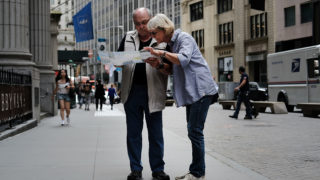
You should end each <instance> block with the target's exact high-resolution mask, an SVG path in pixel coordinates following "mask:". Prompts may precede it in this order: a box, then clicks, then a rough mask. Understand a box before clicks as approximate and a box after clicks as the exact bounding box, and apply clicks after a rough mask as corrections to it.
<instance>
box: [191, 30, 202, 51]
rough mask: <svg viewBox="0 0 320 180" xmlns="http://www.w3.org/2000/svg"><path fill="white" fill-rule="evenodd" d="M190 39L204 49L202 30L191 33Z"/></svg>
mask: <svg viewBox="0 0 320 180" xmlns="http://www.w3.org/2000/svg"><path fill="white" fill-rule="evenodd" d="M191 34H192V37H193V38H194V40H195V41H196V43H197V45H198V47H199V48H200V49H201V48H204V30H203V29H200V30H197V31H192V33H191Z"/></svg>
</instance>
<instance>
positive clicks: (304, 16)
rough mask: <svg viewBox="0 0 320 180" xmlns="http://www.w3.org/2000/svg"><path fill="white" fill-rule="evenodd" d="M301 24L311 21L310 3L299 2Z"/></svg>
mask: <svg viewBox="0 0 320 180" xmlns="http://www.w3.org/2000/svg"><path fill="white" fill-rule="evenodd" d="M300 10H301V24H302V23H307V22H311V21H312V14H313V13H312V6H311V3H306V4H301V6H300Z"/></svg>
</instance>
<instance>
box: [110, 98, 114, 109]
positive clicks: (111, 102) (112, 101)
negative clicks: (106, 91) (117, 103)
mask: <svg viewBox="0 0 320 180" xmlns="http://www.w3.org/2000/svg"><path fill="white" fill-rule="evenodd" d="M109 100H110V105H111V107H113V104H114V96H109Z"/></svg>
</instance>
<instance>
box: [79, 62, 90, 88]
mask: <svg viewBox="0 0 320 180" xmlns="http://www.w3.org/2000/svg"><path fill="white" fill-rule="evenodd" d="M88 60H89V57H82V61H83V62H82V63H81V64H80V83H81V82H82V81H81V76H82V75H81V71H82V64H83V63H85V62H88ZM86 66H88V63H87V64H86ZM87 75H88V71H87Z"/></svg>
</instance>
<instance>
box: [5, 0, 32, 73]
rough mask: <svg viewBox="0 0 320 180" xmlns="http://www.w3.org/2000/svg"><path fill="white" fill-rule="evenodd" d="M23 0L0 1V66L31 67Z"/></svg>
mask: <svg viewBox="0 0 320 180" xmlns="http://www.w3.org/2000/svg"><path fill="white" fill-rule="evenodd" d="M28 2H29V1H25V0H0V66H8V67H9V68H12V66H20V67H23V66H33V65H34V63H32V62H31V61H30V59H31V54H30V51H29V7H28Z"/></svg>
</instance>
